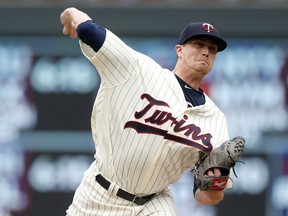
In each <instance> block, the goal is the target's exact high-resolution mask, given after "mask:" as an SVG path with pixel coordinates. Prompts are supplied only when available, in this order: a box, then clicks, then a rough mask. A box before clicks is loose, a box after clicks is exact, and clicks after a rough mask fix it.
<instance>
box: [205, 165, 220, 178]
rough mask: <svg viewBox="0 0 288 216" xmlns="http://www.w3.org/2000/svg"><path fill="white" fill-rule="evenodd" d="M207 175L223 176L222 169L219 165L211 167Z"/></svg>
mask: <svg viewBox="0 0 288 216" xmlns="http://www.w3.org/2000/svg"><path fill="white" fill-rule="evenodd" d="M206 175H207V176H215V177H218V176H221V171H220V169H219V168H217V167H214V168H212V169H209V170H208V171H207V173H206Z"/></svg>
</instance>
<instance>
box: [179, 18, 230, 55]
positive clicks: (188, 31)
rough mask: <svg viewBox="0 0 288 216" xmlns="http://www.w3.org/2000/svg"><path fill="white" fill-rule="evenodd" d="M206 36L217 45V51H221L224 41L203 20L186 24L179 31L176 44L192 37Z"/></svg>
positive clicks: (224, 45)
mask: <svg viewBox="0 0 288 216" xmlns="http://www.w3.org/2000/svg"><path fill="white" fill-rule="evenodd" d="M202 36H203V37H207V38H210V39H211V40H213V41H215V42H216V44H217V46H218V52H221V51H223V50H224V49H225V48H226V47H227V43H226V41H225V40H224V39H223V38H221V37H220V33H219V32H218V31H217V29H216V28H215V27H214V26H213V25H211V24H209V23H205V22H196V23H190V24H188V25H187V26H186V27H185V28H184V29H183V31H182V32H181V33H180V35H179V38H178V42H177V44H180V45H181V44H184V43H186V42H187V41H189V40H192V39H193V38H201V37H202Z"/></svg>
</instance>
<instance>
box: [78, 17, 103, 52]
mask: <svg viewBox="0 0 288 216" xmlns="http://www.w3.org/2000/svg"><path fill="white" fill-rule="evenodd" d="M76 31H77V34H78V37H79V38H80V40H81V41H82V42H83V43H85V44H87V45H88V46H90V47H91V48H92V49H93V50H94V51H95V52H98V50H99V49H100V48H101V47H102V45H103V43H104V41H105V38H106V29H105V28H103V27H102V26H100V25H98V24H97V23H95V22H93V21H92V20H87V21H85V22H83V23H81V24H80V25H78V27H77V29H76Z"/></svg>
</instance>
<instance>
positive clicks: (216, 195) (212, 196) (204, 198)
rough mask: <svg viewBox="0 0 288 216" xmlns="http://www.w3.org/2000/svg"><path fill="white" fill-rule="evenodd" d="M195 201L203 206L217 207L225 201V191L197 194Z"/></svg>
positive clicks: (209, 191) (197, 192)
mask: <svg viewBox="0 0 288 216" xmlns="http://www.w3.org/2000/svg"><path fill="white" fill-rule="evenodd" d="M195 199H196V200H197V202H198V203H200V204H202V205H216V204H218V203H219V202H220V201H221V200H223V199H224V190H208V191H200V189H197V190H196V192H195Z"/></svg>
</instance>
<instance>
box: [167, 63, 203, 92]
mask: <svg viewBox="0 0 288 216" xmlns="http://www.w3.org/2000/svg"><path fill="white" fill-rule="evenodd" d="M172 72H173V73H174V74H176V75H177V76H178V77H179V78H180V79H182V80H183V81H184V82H186V83H187V84H188V85H190V86H191V87H193V88H194V89H196V90H199V88H200V85H201V82H202V80H203V78H204V76H199V75H198V76H197V74H193V73H191V72H181V71H180V70H177V69H176V68H175V69H174V70H173V71H172Z"/></svg>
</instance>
